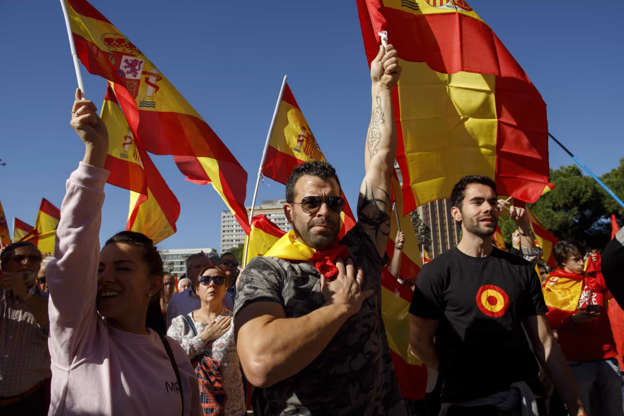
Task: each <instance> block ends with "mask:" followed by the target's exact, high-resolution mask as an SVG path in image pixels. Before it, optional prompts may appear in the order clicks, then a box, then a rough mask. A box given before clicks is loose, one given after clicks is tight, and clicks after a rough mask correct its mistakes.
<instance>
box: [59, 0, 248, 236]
mask: <svg viewBox="0 0 624 416" xmlns="http://www.w3.org/2000/svg"><path fill="white" fill-rule="evenodd" d="M64 1H65V3H66V5H67V13H68V16H69V22H70V26H71V30H72V33H73V38H74V42H75V44H76V52H77V54H78V57H79V58H80V60H81V61H82V64H83V65H84V66H85V67H86V68H87V70H88V71H89V72H91V73H92V74H96V75H100V76H102V77H104V78H106V79H108V80H109V81H112V82H114V83H115V84H114V89H115V94H116V96H117V99H118V101H119V104H120V105H121V107H122V109H123V111H124V114H125V115H126V118H127V120H128V124H129V126H130V129H131V131H132V132H133V133H134V136H135V138H136V140H137V145H138V147H139V148H141V149H143V150H146V151H149V152H151V153H155V154H162V155H173V156H174V160H175V161H176V164H177V165H178V168H179V169H180V171H181V172H182V173H183V174H184V175H186V177H187V179H189V180H191V181H193V182H196V183H200V184H207V183H211V184H212V186H213V188H214V189H215V190H216V191H217V192H218V193H219V195H221V197H222V198H223V200H224V202H225V203H226V205H227V206H228V207H229V208H230V210H231V211H232V213H233V214H234V216H235V217H236V219H237V220H238V222H239V223H240V225H241V227H242V228H243V229H244V230H245V232H249V222H248V219H247V211H246V210H245V205H244V204H245V193H246V185H247V172H245V170H244V169H243V168H242V166H241V165H240V164H239V163H238V161H237V160H236V158H235V157H234V156H233V155H232V153H230V151H229V149H228V148H227V147H226V146H225V145H224V144H223V142H222V141H221V140H220V139H219V137H217V135H216V134H215V133H214V131H213V130H212V129H211V128H210V126H209V125H208V124H207V123H206V122H205V121H204V120H203V119H202V118H201V116H200V115H199V114H198V113H197V112H196V111H195V110H194V109H193V107H192V106H191V105H190V104H189V103H188V102H187V101H186V100H185V99H184V97H183V96H182V95H181V94H180V93H179V92H178V91H177V90H176V89H175V87H174V86H173V85H172V84H171V83H170V82H169V81H168V80H167V78H166V77H165V76H164V75H163V74H162V73H160V71H159V70H158V68H156V66H155V65H154V64H152V63H151V62H150V61H149V60H148V59H147V58H146V57H145V55H143V53H142V52H141V51H140V50H139V49H138V48H137V47H136V46H135V45H134V44H133V43H132V42H130V41H129V40H128V39H127V38H126V37H125V36H124V35H123V34H122V33H121V32H119V31H118V30H117V28H115V26H113V25H112V23H111V22H110V21H108V19H106V17H104V16H103V15H102V14H101V13H100V12H99V11H98V10H96V9H95V8H94V7H93V6H91V5H90V4H89V3H88V2H87V1H86V0H64Z"/></svg>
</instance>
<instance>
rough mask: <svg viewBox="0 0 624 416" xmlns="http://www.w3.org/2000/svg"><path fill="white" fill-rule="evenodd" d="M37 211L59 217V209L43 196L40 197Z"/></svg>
mask: <svg viewBox="0 0 624 416" xmlns="http://www.w3.org/2000/svg"><path fill="white" fill-rule="evenodd" d="M39 211H41V212H44V213H46V214H48V215H49V216H51V217H53V218H56V219H60V218H61V210H59V209H58V208H57V207H55V206H54V205H53V204H52V203H51V202H50V201H48V200H47V199H45V198H42V199H41V206H40V207H39Z"/></svg>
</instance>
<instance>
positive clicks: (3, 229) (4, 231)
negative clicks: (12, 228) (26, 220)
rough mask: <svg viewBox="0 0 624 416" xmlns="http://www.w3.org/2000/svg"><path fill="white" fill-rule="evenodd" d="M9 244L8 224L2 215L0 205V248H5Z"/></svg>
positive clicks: (2, 211) (0, 206) (0, 205)
mask: <svg viewBox="0 0 624 416" xmlns="http://www.w3.org/2000/svg"><path fill="white" fill-rule="evenodd" d="M9 244H11V234H9V224H8V223H7V220H6V215H4V209H3V208H2V203H0V248H2V247H6V246H8V245H9Z"/></svg>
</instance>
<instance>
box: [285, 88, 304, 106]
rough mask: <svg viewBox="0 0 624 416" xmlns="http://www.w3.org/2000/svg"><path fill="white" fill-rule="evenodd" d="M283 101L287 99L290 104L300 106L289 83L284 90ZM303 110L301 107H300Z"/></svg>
mask: <svg viewBox="0 0 624 416" xmlns="http://www.w3.org/2000/svg"><path fill="white" fill-rule="evenodd" d="M282 101H286V102H287V103H288V104H290V105H292V106H293V107H295V108H299V105H298V104H297V100H295V96H294V95H293V93H292V91H291V89H290V87H289V86H288V83H286V85H285V86H284V92H283V93H282ZM300 110H301V109H300Z"/></svg>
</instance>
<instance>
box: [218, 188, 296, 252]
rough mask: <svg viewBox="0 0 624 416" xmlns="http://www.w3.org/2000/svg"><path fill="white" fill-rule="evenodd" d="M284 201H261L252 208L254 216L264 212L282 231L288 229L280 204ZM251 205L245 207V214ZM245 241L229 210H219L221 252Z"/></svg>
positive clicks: (288, 225) (241, 230)
mask: <svg viewBox="0 0 624 416" xmlns="http://www.w3.org/2000/svg"><path fill="white" fill-rule="evenodd" d="M284 203H286V201H285V200H283V199H274V200H270V201H262V203H261V204H260V206H257V207H256V208H255V209H254V216H256V215H260V214H264V215H266V216H267V218H268V219H270V220H271V221H272V222H273V223H274V224H275V225H277V226H278V227H280V228H281V229H282V230H284V231H288V230H290V224H289V223H288V220H287V219H286V216H285V215H284V210H283V209H282V206H283V205H284ZM250 210H251V207H247V215H249V211H250ZM244 242H245V232H244V231H243V229H242V228H241V226H240V225H239V224H238V221H236V218H234V215H232V213H231V212H230V211H229V210H224V211H222V212H221V247H220V250H221V253H223V252H224V251H227V250H229V249H231V248H233V247H238V246H239V245H240V244H241V243H244Z"/></svg>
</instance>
